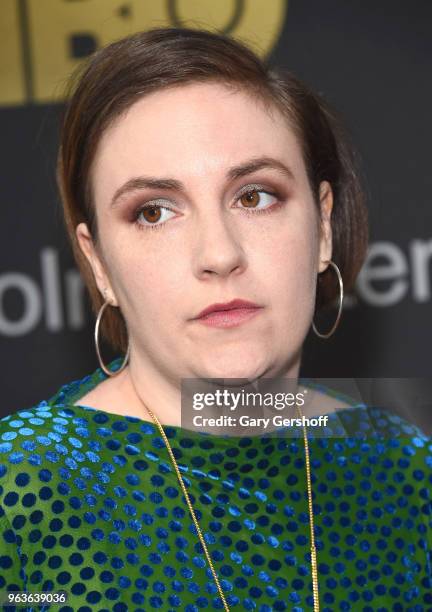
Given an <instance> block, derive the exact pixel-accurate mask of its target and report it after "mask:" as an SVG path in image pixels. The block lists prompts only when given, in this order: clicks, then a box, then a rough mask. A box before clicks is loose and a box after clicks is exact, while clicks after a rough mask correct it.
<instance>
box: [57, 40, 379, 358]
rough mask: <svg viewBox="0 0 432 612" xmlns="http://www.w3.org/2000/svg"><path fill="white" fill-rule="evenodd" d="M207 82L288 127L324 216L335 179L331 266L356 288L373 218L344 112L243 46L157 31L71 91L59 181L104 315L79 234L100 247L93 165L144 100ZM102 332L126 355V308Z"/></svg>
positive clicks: (83, 71) (322, 299) (111, 55)
mask: <svg viewBox="0 0 432 612" xmlns="http://www.w3.org/2000/svg"><path fill="white" fill-rule="evenodd" d="M203 81H216V82H221V83H223V84H226V85H227V86H231V87H234V88H235V87H239V88H240V87H241V88H242V89H243V91H247V92H250V93H252V94H253V95H254V96H255V99H256V100H258V101H260V102H262V103H263V104H264V107H265V108H268V109H274V108H276V109H278V110H279V111H280V112H282V114H283V115H284V117H285V118H286V119H287V120H288V121H289V125H290V127H291V128H292V129H294V131H295V133H296V136H297V137H298V140H299V143H300V146H301V149H302V153H303V159H304V163H305V167H306V171H307V175H308V179H309V182H310V186H311V189H312V193H313V195H314V199H315V202H316V205H317V208H318V209H319V198H318V193H319V185H320V182H321V181H323V180H327V181H329V183H330V184H331V186H332V189H333V194H334V204H333V211H332V216H331V225H332V232H333V254H332V260H333V261H334V262H335V263H336V264H337V265H338V266H339V269H340V271H341V275H342V278H343V281H344V289H345V291H347V292H348V291H350V290H351V289H352V288H353V287H354V283H355V279H356V277H357V274H358V272H359V270H360V268H361V265H362V263H363V261H364V258H365V255H366V251H367V245H368V214H367V208H366V204H365V196H364V191H363V189H362V186H361V181H360V177H359V168H358V162H357V154H356V153H355V151H354V149H353V147H352V145H351V144H350V141H349V138H348V137H347V134H346V131H345V129H344V128H343V124H342V122H341V121H340V119H339V118H338V116H337V115H336V113H335V112H334V111H333V110H331V109H330V107H329V106H328V104H327V103H326V102H325V101H324V99H323V98H322V96H320V95H318V94H316V93H314V92H313V91H311V89H310V88H309V87H308V86H307V85H306V84H304V83H303V82H301V81H300V80H299V79H298V78H297V77H296V76H294V75H293V74H292V73H291V72H288V71H282V70H279V69H274V68H271V67H270V66H269V65H268V64H267V63H266V62H265V61H262V60H260V58H259V57H257V55H256V54H255V53H254V52H253V51H252V50H251V49H249V47H247V46H246V45H245V44H244V43H242V42H239V41H237V40H235V39H233V38H230V37H229V36H226V35H224V34H220V33H218V32H211V31H207V30H196V29H190V28H153V29H150V30H147V31H143V32H138V33H136V34H133V35H131V36H128V37H126V38H123V39H121V40H118V41H115V42H113V43H111V44H109V45H108V46H106V47H104V48H102V49H100V50H98V51H96V52H95V53H94V54H93V55H92V56H90V58H89V60H88V61H87V62H85V63H84V64H82V65H81V66H80V68H79V70H78V71H77V72H75V73H74V74H73V75H72V77H71V79H70V81H69V84H68V88H67V90H68V91H67V98H68V101H67V104H66V107H65V110H64V113H63V119H62V125H61V134H60V148H59V153H58V162H57V181H58V186H59V190H60V194H61V199H62V206H63V212H64V220H65V225H66V229H67V233H68V235H69V239H70V240H71V243H72V250H73V254H74V257H75V260H76V262H77V265H78V267H79V270H80V272H81V274H82V277H83V279H84V282H85V284H86V286H87V288H88V291H89V294H90V300H91V305H92V309H93V311H94V313H95V314H96V313H97V312H98V311H99V309H100V307H101V305H102V304H103V299H102V296H101V295H100V292H99V290H98V287H97V285H96V282H95V280H94V276H93V272H92V269H91V267H90V265H89V263H88V262H87V259H86V257H85V256H84V254H83V253H82V251H81V249H80V246H79V244H78V241H77V238H76V234H75V229H76V226H77V225H78V224H79V223H87V225H88V227H89V230H90V232H91V234H92V237H93V240H94V243H95V245H96V246H99V240H98V238H99V237H98V227H97V220H96V212H95V206H94V202H93V196H92V187H91V176H90V174H91V172H90V167H91V163H92V160H93V158H94V155H95V151H96V148H97V145H98V142H99V140H100V138H101V135H102V133H103V132H104V130H106V129H107V127H108V126H109V125H110V124H111V123H112V122H113V121H114V119H116V118H117V117H118V116H119V115H121V114H122V113H123V112H124V111H126V110H127V109H128V108H129V107H130V106H131V105H132V104H133V103H134V102H136V101H137V100H138V99H140V98H142V97H143V96H145V95H147V94H149V93H151V92H154V91H157V90H162V89H165V88H167V87H174V86H179V85H182V84H189V83H195V82H203ZM318 282H319V286H318V287H317V302H316V308H317V310H320V309H321V308H323V307H324V306H326V305H328V304H329V303H331V302H332V301H333V300H334V299H335V297H336V295H337V293H338V284H337V282H335V275H334V271H333V270H332V269H331V267H330V266H329V267H328V269H327V270H326V271H325V272H324V273H322V274H320V275H318ZM101 333H102V335H103V337H104V338H105V339H106V340H107V341H108V342H109V343H110V344H111V346H112V347H113V348H114V349H116V350H121V351H122V352H125V351H126V349H127V343H128V338H127V329H126V325H125V321H124V319H123V317H122V314H121V312H120V309H119V308H109V309H108V310H107V311H106V312H105V315H104V317H103V321H102V323H101Z"/></svg>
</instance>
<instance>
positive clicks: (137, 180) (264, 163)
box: [110, 157, 294, 207]
mask: <svg viewBox="0 0 432 612" xmlns="http://www.w3.org/2000/svg"><path fill="white" fill-rule="evenodd" d="M263 168H272V169H274V170H277V171H278V172H280V173H281V174H283V175H284V176H286V177H287V178H289V179H290V180H294V173H293V171H292V170H291V169H290V168H289V166H287V165H286V164H284V163H283V162H282V161H280V160H279V159H276V158H274V157H254V158H252V159H249V160H248V161H246V162H244V163H242V164H240V165H238V166H233V167H232V168H230V169H229V170H228V171H227V173H226V178H227V180H231V181H232V180H234V179H237V178H241V177H242V176H246V175H248V174H252V173H253V172H256V171H257V170H262V169H263ZM145 188H150V189H168V190H170V191H181V192H186V187H185V186H184V184H183V183H182V182H181V181H179V180H177V179H174V178H158V177H154V176H136V177H133V178H131V179H129V180H128V181H126V183H124V184H123V185H121V187H119V188H118V189H117V190H116V192H115V193H114V195H113V197H112V200H111V205H110V206H111V207H114V206H115V205H116V203H117V201H118V200H119V199H120V198H121V197H122V196H124V195H125V194H126V193H129V192H130V191H137V190H139V189H145Z"/></svg>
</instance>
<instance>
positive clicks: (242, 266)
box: [76, 83, 333, 425]
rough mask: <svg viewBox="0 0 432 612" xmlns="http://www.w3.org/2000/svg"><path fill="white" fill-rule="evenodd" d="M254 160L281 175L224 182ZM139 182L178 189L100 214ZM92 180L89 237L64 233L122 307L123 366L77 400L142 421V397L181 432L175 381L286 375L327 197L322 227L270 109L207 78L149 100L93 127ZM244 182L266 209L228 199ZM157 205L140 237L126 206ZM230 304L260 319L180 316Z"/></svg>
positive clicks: (323, 247) (283, 127) (324, 229)
mask: <svg viewBox="0 0 432 612" xmlns="http://www.w3.org/2000/svg"><path fill="white" fill-rule="evenodd" d="M258 156H259V157H261V156H269V157H273V158H277V159H279V160H281V161H283V163H284V164H285V165H287V166H289V167H290V168H291V170H292V173H293V179H290V178H288V177H286V176H284V175H282V174H281V173H279V172H278V171H277V170H275V169H271V168H267V169H261V170H258V171H255V172H254V173H253V174H250V175H247V176H243V177H241V178H236V179H234V180H228V179H226V176H225V174H226V172H227V170H228V168H230V167H231V166H234V165H237V164H240V163H244V162H245V161H247V160H250V159H251V158H252V157H258ZM140 175H150V176H157V177H161V176H163V177H173V178H176V179H178V180H181V181H182V182H183V183H184V184H185V187H186V192H185V193H180V192H178V191H169V190H167V189H157V190H155V189H148V188H146V189H140V190H136V191H134V192H132V193H128V194H127V195H125V196H124V197H123V198H122V199H120V200H119V201H118V202H117V204H116V206H115V207H114V208H112V207H111V205H110V203H111V200H112V198H113V195H114V193H115V192H116V190H118V188H119V187H120V186H122V185H123V184H124V183H125V182H126V181H127V180H129V179H130V178H132V177H135V176H140ZM91 177H92V186H93V195H94V202H95V207H96V215H97V222H98V227H99V237H100V243H99V244H96V243H95V242H94V241H93V240H92V236H91V235H90V233H89V230H88V227H87V225H86V224H84V223H81V224H79V225H78V226H77V228H76V235H77V238H78V241H79V244H80V247H81V249H82V251H83V253H84V254H85V256H86V257H87V259H88V261H89V263H90V265H91V267H92V269H93V273H94V276H95V280H96V283H97V285H98V288H99V290H100V291H101V293H102V294H104V289H106V290H107V297H108V298H109V299H110V300H111V303H112V304H113V305H115V306H119V307H120V308H121V310H122V313H123V316H124V318H125V320H126V323H127V327H128V332H129V342H130V359H129V365H128V366H127V367H126V368H125V370H124V371H123V372H122V373H121V374H119V375H117V376H115V377H112V378H109V379H107V380H106V381H104V382H102V383H100V384H99V385H98V386H97V387H96V389H95V390H93V391H92V392H90V393H89V394H87V396H84V397H83V398H81V399H80V400H79V402H77V403H79V404H86V405H90V406H94V407H96V408H100V409H103V410H106V411H111V412H115V413H119V414H130V415H135V416H139V417H141V418H143V419H146V420H150V419H149V415H148V413H147V411H146V409H145V407H144V406H143V404H142V401H144V402H145V404H146V405H147V406H149V407H150V408H151V409H152V410H153V411H154V412H155V414H156V415H157V416H158V418H159V419H160V421H161V423H162V424H172V425H180V423H181V421H180V383H181V379H182V378H200V377H209V378H248V379H249V380H256V379H257V378H259V377H263V376H265V377H276V376H285V377H292V378H297V377H298V373H299V367H300V359H301V350H302V344H303V342H304V339H305V337H306V335H307V333H308V330H309V328H310V326H311V323H312V317H313V314H314V304H315V291H316V283H317V274H319V273H320V272H322V271H324V270H325V269H326V268H327V266H328V264H327V263H324V261H325V260H329V259H331V254H332V234H331V227H330V216H331V211H332V206H333V196H332V190H331V186H330V184H329V183H328V182H325V181H324V182H323V183H321V185H320V202H319V205H320V208H321V219H320V216H319V214H318V210H317V207H316V204H315V202H314V200H313V195H312V192H311V188H310V185H309V182H308V179H307V175H306V168H305V165H304V162H303V158H302V153H301V149H300V145H299V143H298V141H297V139H296V137H295V134H294V132H293V130H292V129H291V128H290V127H289V126H288V125H287V122H286V120H285V119H284V118H283V117H282V116H281V115H280V114H279V113H278V112H277V111H272V113H271V114H270V113H269V111H268V110H267V111H266V110H264V109H263V107H262V106H261V105H259V104H258V103H256V102H255V101H254V100H253V99H252V98H251V97H249V95H248V94H246V93H244V92H233V91H231V90H229V89H227V88H226V87H225V86H224V85H222V84H217V83H200V84H188V85H186V86H180V87H177V88H173V89H170V90H165V91H158V92H154V93H152V94H150V95H148V96H146V97H144V98H142V99H140V100H139V101H137V102H136V103H135V104H134V105H133V106H132V107H131V108H130V109H129V110H128V111H127V112H126V113H125V114H124V115H122V116H121V117H120V118H118V119H117V120H116V122H115V123H114V124H112V125H111V126H110V127H109V128H108V129H107V130H106V131H105V132H104V134H103V135H102V138H101V140H100V142H99V145H98V149H97V152H96V156H95V158H94V161H93V165H92V173H91ZM252 184H259V185H260V187H259V188H258V193H256V194H255V199H254V202H256V206H257V207H258V209H259V208H266V211H267V212H266V213H260V212H259V211H257V210H256V209H255V210H254V209H253V208H252V209H251V208H248V207H247V204H248V201H247V198H246V197H245V196H243V197H238V195H237V194H238V192H239V190H240V189H241V188H243V187H244V186H247V185H252ZM265 190H268V191H270V192H272V191H275V192H277V194H278V195H277V196H273V195H270V194H267V193H265V192H264V191H265ZM155 199H158V204H159V205H160V204H162V205H163V206H166V207H167V208H169V210H165V209H163V208H162V209H156V213H157V214H160V215H161V216H160V218H159V220H157V219H158V217H157V216H156V217H151V216H149V215H148V214H147V215H145V214H143V213H141V214H140V216H139V218H138V221H137V222H136V223H137V224H141V227H142V229H139V227H138V225H137V224H134V221H133V219H132V216H133V213H134V211H135V210H137V209H138V208H139V207H140V206H142V205H143V204H144V203H145V202H149V201H152V200H153V201H154V200H155ZM161 199H163V202H161V201H160V200H161ZM277 202H280V203H281V204H282V206H279V207H277V206H276V207H275V206H274V204H275V203H277ZM272 207H273V208H272ZM153 212H154V211H153ZM152 219H155V220H154V221H152ZM152 222H153V223H155V222H157V223H158V224H159V225H160V227H159V228H158V229H151V228H149V227H148V225H149V224H151V223H152ZM146 223H147V226H146V225H145V224H146ZM143 226H144V227H143ZM236 297H240V298H244V299H247V300H251V301H253V302H256V303H257V304H259V305H261V306H262V307H263V308H262V309H261V311H260V314H258V316H255V317H254V318H252V319H250V320H249V321H247V322H245V323H243V324H242V325H240V326H238V327H234V328H228V329H219V328H210V327H206V326H204V325H202V324H201V323H199V322H197V321H193V320H191V319H192V318H193V317H195V316H196V315H197V314H198V313H199V312H200V311H201V310H202V309H203V308H205V307H206V306H208V305H210V304H212V303H214V302H226V301H230V300H231V299H233V298H236ZM148 381H151V384H148ZM135 390H136V391H135ZM137 393H138V395H137ZM140 398H141V400H142V401H141V400H140ZM321 412H322V411H321Z"/></svg>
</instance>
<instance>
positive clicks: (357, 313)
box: [0, 0, 432, 423]
mask: <svg viewBox="0 0 432 612" xmlns="http://www.w3.org/2000/svg"><path fill="white" fill-rule="evenodd" d="M190 6H194V5H193V4H190ZM211 6H213V9H212V10H210V9H211ZM173 7H174V8H175V9H176V11H177V12H173ZM188 7H189V4H188V3H187V2H141V1H139V0H135V1H131V2H115V1H113V0H106V1H105V0H104V2H101V1H100V0H87V1H86V0H81V1H80V2H77V1H76V0H75V1H73V2H72V1H71V0H45V1H44V3H37V2H35V1H34V0H33V1H32V0H22V1H18V0H16V1H15V0H7V1H5V2H4V4H2V12H3V22H2V25H1V26H0V33H1V34H2V36H1V37H0V45H2V47H3V48H2V54H1V55H2V56H3V59H2V60H0V83H1V93H0V98H1V99H0V103H1V106H0V133H1V139H0V155H1V170H2V171H1V187H0V190H1V191H0V197H1V243H0V264H1V267H0V339H1V349H0V350H1V364H2V365H1V372H2V391H3V393H2V404H1V406H0V415H1V414H8V413H10V412H13V411H16V410H18V409H19V408H23V407H28V406H30V405H32V404H34V403H36V402H39V401H40V400H42V399H45V398H47V397H48V396H50V395H52V394H53V393H54V391H55V390H56V389H57V388H58V387H59V386H60V385H61V384H63V383H65V382H69V381H71V380H74V379H76V378H78V377H82V376H84V375H85V374H86V373H89V372H90V371H92V370H93V369H95V368H96V367H97V365H98V363H97V358H96V354H95V350H94V344H93V330H94V317H93V316H92V315H91V312H90V308H89V303H88V298H87V296H86V293H85V291H84V288H83V286H82V282H81V279H80V277H79V275H78V272H77V269H76V267H75V265H74V262H73V259H72V256H71V251H70V248H69V246H68V244H67V242H66V237H65V231H64V229H63V224H62V218H61V212H60V205H59V199H58V194H57V190H56V184H55V169H54V166H55V155H56V147H57V130H58V118H59V115H60V110H61V107H62V101H61V99H58V98H57V97H56V96H58V91H59V90H60V88H61V86H62V84H63V82H64V80H65V78H66V77H67V74H68V72H70V70H71V68H73V66H74V65H76V63H77V62H79V61H80V58H81V57H84V56H85V55H86V53H89V52H91V51H92V50H93V49H94V48H97V47H98V46H99V45H101V44H105V42H108V41H109V40H111V39H114V38H117V37H119V36H121V35H122V34H127V33H128V32H132V31H136V30H140V29H146V28H147V27H149V26H151V25H178V24H179V23H180V22H179V21H178V20H179V18H180V17H181V18H182V19H183V21H182V22H181V24H180V25H192V26H194V25H196V23H195V22H192V21H190V20H191V19H192V18H194V17H195V18H196V20H204V21H205V19H206V18H208V19H211V18H212V19H213V22H212V24H210V25H214V26H216V27H219V28H220V29H223V20H224V19H225V20H227V19H228V17H229V16H230V15H231V17H232V16H233V15H234V16H235V20H234V21H233V20H231V26H232V30H231V31H230V32H229V33H230V34H232V35H238V36H241V35H242V34H245V35H246V36H249V38H251V39H252V40H255V39H256V40H257V42H259V43H260V44H261V45H262V47H263V49H264V51H263V55H265V54H267V55H269V56H270V58H271V60H272V62H274V63H275V64H276V65H280V66H282V67H284V68H287V69H290V70H292V71H294V72H295V73H296V74H297V75H298V76H299V77H300V78H302V79H303V80H304V81H306V82H307V83H308V84H309V85H311V86H312V87H313V88H315V89H316V90H318V91H319V92H321V93H322V94H323V95H324V96H325V97H326V98H327V100H328V101H329V102H330V103H332V104H333V106H334V107H335V108H336V109H338V110H339V111H340V112H341V113H342V115H343V117H344V118H345V122H346V124H347V126H348V128H349V130H350V132H351V135H352V139H353V141H354V142H355V144H356V146H357V148H358V150H359V152H360V155H361V157H362V160H363V173H364V174H365V176H366V179H367V184H366V186H367V189H368V193H369V198H368V199H369V201H368V207H369V214H370V224H371V240H370V247H369V255H368V258H367V261H366V263H365V265H364V266H363V269H362V272H361V274H360V276H359V279H358V282H357V285H356V291H355V294H354V295H353V296H349V299H347V301H346V305H345V308H344V312H343V318H342V321H341V324H340V325H339V328H338V330H337V332H336V334H335V335H334V336H333V337H332V338H330V339H329V340H321V339H319V338H317V337H315V335H314V334H313V332H311V333H310V334H309V336H308V338H307V340H306V344H305V349H304V357H303V364H302V370H301V374H302V375H306V376H313V377H374V378H379V377H429V378H430V375H431V359H430V347H431V345H432V316H431V315H432V312H431V305H432V304H431V301H432V298H431V292H432V283H431V260H432V204H431V200H430V197H431V196H430V194H431V193H432V173H431V171H430V164H431V141H432V139H431V136H432V130H431V118H430V112H431V108H432V81H431V78H430V74H431V68H432V3H431V2H429V1H428V0H416V1H415V2H411V3H408V2H402V1H401V0H391V1H390V0H382V1H381V2H379V3H377V2H372V1H366V0H362V1H360V0H358V1H350V2H346V1H345V0H324V1H319V2H318V1H316V2H314V1H310V0H291V1H290V2H288V3H287V2H283V1H282V2H280V1H276V0H275V1H274V2H273V3H272V2H268V3H267V8H265V4H263V3H262V2H261V1H258V0H255V1H250V2H235V1H231V0H230V1H227V2H220V4H219V3H218V9H216V8H215V3H207V2H203V3H202V12H200V14H199V15H198V14H197V15H195V14H193V12H192V14H191V10H190V8H188ZM205 10H207V12H208V15H209V17H207V15H206V12H205ZM71 11H72V12H71ZM188 11H189V12H188ZM218 11H220V13H219V14H218ZM179 15H180V17H179ZM215 15H216V16H215ZM217 19H220V20H222V21H221V22H220V23H217ZM215 20H216V22H215ZM117 21H118V23H120V24H121V28H123V29H121V30H120V29H117V30H116V29H115V28H114V27H112V28H111V30H110V27H111V25H112V24H114V25H116V24H117ZM107 23H108V25H109V26H110V27H108V28H107V25H106V24H107ZM110 24H111V25H110ZM124 24H126V25H124ZM242 24H243V26H244V28H245V29H244V30H242V27H243V26H242ZM245 24H246V25H245ZM198 25H201V27H202V25H203V24H202V23H201V24H198ZM204 25H205V23H204ZM99 26H100V29H101V32H102V30H103V28H105V30H103V32H102V34H101V35H100V36H99V35H98V32H99V30H98V28H99ZM119 27H120V26H119ZM125 28H126V29H125ZM59 50H60V51H61V53H63V54H64V58H63V59H64V64H65V66H64V70H63V72H61V71H60V72H59V67H58V66H56V65H54V63H53V62H54V59H55V57H56V53H57V52H58V53H60V51H59ZM53 58H54V59H53ZM60 68H61V67H60ZM332 316H334V315H331V314H330V315H329V318H328V320H327V321H325V320H324V321H322V320H320V329H328V328H329V327H330V326H331V324H332V318H331V317H332ZM317 324H318V322H317ZM104 355H105V359H106V360H108V359H110V358H112V357H113V356H115V355H114V354H113V353H111V352H110V350H109V348H108V347H105V352H104ZM430 410H432V406H431V407H430ZM428 414H429V413H428ZM431 414H432V413H431ZM426 416H427V415H426V413H424V414H423V417H422V419H423V423H424V422H425V418H426ZM430 420H432V419H430Z"/></svg>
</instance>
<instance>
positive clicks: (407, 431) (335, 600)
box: [0, 359, 432, 612]
mask: <svg viewBox="0 0 432 612" xmlns="http://www.w3.org/2000/svg"><path fill="white" fill-rule="evenodd" d="M120 362H121V359H117V360H114V361H113V362H112V363H111V364H110V365H109V367H110V368H111V369H115V368H116V367H118V366H119V365H120ZM105 378H106V375H105V374H104V373H103V372H102V370H100V369H97V370H96V371H95V372H93V373H92V374H91V375H89V376H86V377H84V378H83V379H80V380H78V381H73V382H71V383H68V384H66V385H63V386H62V387H61V388H60V389H59V390H58V391H57V392H56V393H55V394H54V395H53V396H52V397H51V398H50V399H49V400H47V401H43V402H40V403H39V404H38V405H36V406H33V407H31V408H30V409H26V410H21V411H19V412H17V413H15V414H12V415H8V416H6V417H4V418H2V419H1V420H0V591H1V590H19V591H24V590H28V591H30V592H40V591H59V590H65V591H67V592H68V601H67V602H66V603H65V604H63V605H61V606H59V607H58V608H56V609H58V610H60V611H61V612H65V611H69V610H70V611H73V612H76V611H79V612H84V611H92V612H93V611H95V610H99V611H102V610H107V611H108V610H110V611H111V610H114V611H116V612H120V611H123V610H134V611H141V610H145V611H146V612H148V611H149V610H153V609H154V608H156V609H160V610H166V611H169V610H173V611H174V610H181V611H186V612H192V611H198V610H202V609H207V610H213V609H223V608H222V604H221V600H220V598H219V596H218V593H217V589H216V585H215V583H214V580H213V578H212V574H211V572H210V568H209V567H208V564H207V560H206V557H205V555H204V552H203V550H202V547H201V544H200V542H199V539H198V535H197V533H196V531H195V527H194V525H193V521H192V518H191V516H190V514H189V510H188V507H187V505H186V502H185V500H184V498H183V495H182V492H181V489H180V485H179V482H178V479H177V475H176V473H175V471H174V468H173V466H172V464H171V462H170V458H169V455H168V452H167V449H166V447H165V444H164V442H163V439H162V438H161V436H160V433H159V431H158V430H157V428H156V426H155V425H154V424H153V422H149V421H145V420H142V419H138V418H135V417H126V416H120V415H115V414H111V413H108V412H105V411H102V410H95V409H92V408H89V407H86V406H83V405H78V406H73V403H74V402H75V401H77V400H79V398H80V397H82V396H83V395H84V394H85V393H87V392H88V391H89V390H90V389H92V388H94V387H95V386H96V385H97V384H98V383H99V382H100V381H102V380H104V379H105ZM328 392H329V393H330V390H329V391H328ZM330 417H331V418H330V421H331V424H332V426H334V427H335V431H340V430H339V429H338V427H340V425H341V424H342V425H343V427H344V428H345V430H346V431H347V432H349V431H357V432H358V431H362V432H364V437H361V436H359V435H356V436H350V437H343V436H340V435H339V436H335V437H333V436H332V437H324V438H318V437H316V438H315V437H314V436H313V435H310V436H309V450H310V460H311V472H312V490H313V500H314V522H315V538H316V545H317V558H318V573H319V598H320V610H321V611H322V612H324V611H326V612H330V611H331V612H333V611H335V610H355V611H364V612H369V611H370V612H372V611H374V612H376V611H377V610H378V611H384V610H386V611H387V610H392V611H399V610H400V611H404V612H406V611H413V612H414V611H416V612H419V611H426V610H432V570H431V567H432V559H431V556H432V519H431V517H432V510H431V507H432V502H431V482H432V475H431V474H432V470H431V468H432V440H431V438H430V437H428V436H426V435H424V434H423V433H422V432H421V431H420V430H419V429H418V428H417V427H415V426H414V425H411V424H409V423H407V422H406V421H404V420H403V419H401V418H400V417H399V416H397V415H393V414H391V413H388V412H386V411H385V410H378V409H373V408H370V407H365V406H364V405H353V406H351V407H350V408H348V409H346V410H343V411H341V412H339V413H338V414H337V416H336V415H334V414H333V415H330ZM332 419H333V420H332ZM164 429H165V432H166V434H167V436H168V438H169V440H170V444H171V446H172V447H173V449H174V454H175V457H176V459H177V462H178V464H179V467H180V469H181V473H182V477H183V480H184V482H185V484H186V486H187V488H188V492H189V495H190V497H191V501H192V503H193V505H194V508H195V513H196V516H197V519H198V521H199V524H200V527H201V530H202V532H203V534H204V536H205V540H206V543H207V547H208V550H209V552H210V555H211V557H212V560H213V564H214V567H215V569H216V572H217V574H218V577H219V580H220V582H221V585H222V588H223V591H224V593H225V596H226V598H227V601H228V605H229V606H230V609H232V610H258V611H260V612H271V611H273V610H290V611H296V612H299V611H303V610H304V611H306V610H311V609H312V580H311V568H310V525H309V512H308V499H307V489H306V470H305V450H304V444H303V439H302V437H297V438H293V437H287V436H283V435H281V436H276V437H275V436H269V435H268V436H251V437H243V438H240V437H236V438H233V437H226V436H222V435H211V434H205V433H203V432H199V431H190V430H187V429H183V428H181V427H171V426H170V427H168V426H166V427H164ZM4 609H6V610H7V609H8V608H4ZM25 609H28V610H33V609H35V610H42V609H47V608H36V607H32V606H28V607H27V608H25Z"/></svg>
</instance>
